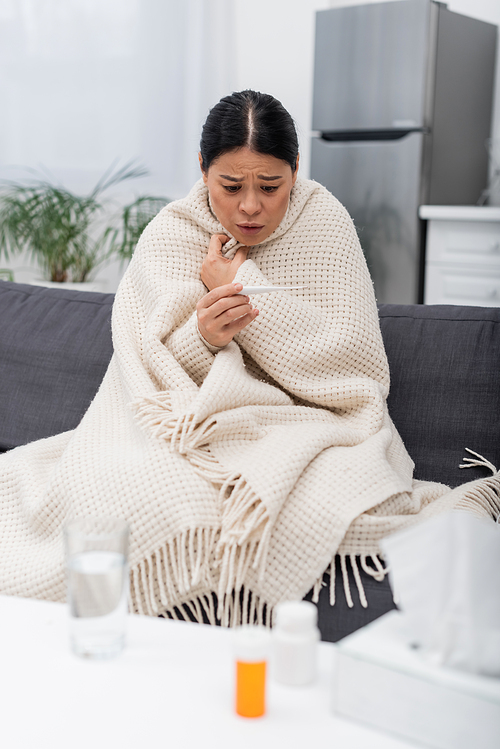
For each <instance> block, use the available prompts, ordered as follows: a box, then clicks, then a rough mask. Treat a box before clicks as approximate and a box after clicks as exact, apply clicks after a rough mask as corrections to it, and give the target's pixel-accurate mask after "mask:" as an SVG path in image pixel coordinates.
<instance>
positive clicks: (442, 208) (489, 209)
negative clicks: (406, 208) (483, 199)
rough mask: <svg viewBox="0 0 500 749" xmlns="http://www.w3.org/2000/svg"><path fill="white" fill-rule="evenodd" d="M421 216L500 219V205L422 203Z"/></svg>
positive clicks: (455, 218) (429, 217)
mask: <svg viewBox="0 0 500 749" xmlns="http://www.w3.org/2000/svg"><path fill="white" fill-rule="evenodd" d="M418 215H419V216H420V218H425V219H433V220H437V221H500V207H496V206H489V205H481V206H476V205H421V206H420V208H419V210H418Z"/></svg>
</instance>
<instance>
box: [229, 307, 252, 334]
mask: <svg viewBox="0 0 500 749" xmlns="http://www.w3.org/2000/svg"><path fill="white" fill-rule="evenodd" d="M258 314H259V310H258V309H253V310H252V311H251V312H249V313H247V314H246V315H242V316H241V317H238V318H236V320H233V322H231V323H228V324H227V325H225V326H224V332H225V333H229V334H231V336H235V335H236V334H237V333H239V332H240V331H241V330H243V328H246V327H247V325H250V323H251V322H252V320H255V318H256V317H257V315H258Z"/></svg>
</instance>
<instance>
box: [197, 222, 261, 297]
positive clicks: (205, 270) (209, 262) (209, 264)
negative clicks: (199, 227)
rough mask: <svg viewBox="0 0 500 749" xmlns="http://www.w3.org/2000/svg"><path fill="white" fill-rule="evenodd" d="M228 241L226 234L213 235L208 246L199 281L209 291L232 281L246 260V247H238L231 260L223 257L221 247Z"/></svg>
mask: <svg viewBox="0 0 500 749" xmlns="http://www.w3.org/2000/svg"><path fill="white" fill-rule="evenodd" d="M228 239H229V237H228V236H226V234H214V235H213V237H212V238H211V240H210V244H209V245H208V255H207V256H206V258H205V260H204V261H203V265H202V266H201V280H202V281H203V283H204V284H205V286H206V287H207V289H208V290H209V291H212V289H216V288H217V287H218V286H225V285H227V284H230V283H231V281H234V277H235V275H236V273H237V271H238V268H239V267H240V265H243V263H244V262H245V260H246V259H247V254H248V250H249V248H248V247H240V248H239V250H237V251H236V253H235V255H234V257H233V259H232V260H229V259H228V258H225V257H224V256H223V254H222V247H223V246H224V245H225V244H226V242H227V241H228Z"/></svg>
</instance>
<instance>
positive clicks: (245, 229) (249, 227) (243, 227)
mask: <svg viewBox="0 0 500 749" xmlns="http://www.w3.org/2000/svg"><path fill="white" fill-rule="evenodd" d="M236 226H237V227H238V229H239V230H240V231H241V233H242V234H248V235H251V234H258V233H259V232H260V231H261V230H262V229H263V228H264V225H263V224H236Z"/></svg>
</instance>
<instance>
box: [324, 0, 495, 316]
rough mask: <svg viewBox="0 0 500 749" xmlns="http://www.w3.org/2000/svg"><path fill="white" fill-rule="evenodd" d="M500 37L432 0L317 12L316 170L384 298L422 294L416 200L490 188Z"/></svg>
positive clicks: (462, 197)
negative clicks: (347, 218) (352, 229)
mask: <svg viewBox="0 0 500 749" xmlns="http://www.w3.org/2000/svg"><path fill="white" fill-rule="evenodd" d="M496 43H497V27H496V26H493V25H492V24H488V23H484V22H482V21H478V20H476V19H472V18H468V17H466V16H463V15H460V14H458V13H452V12H451V11H449V10H448V9H447V8H446V6H445V5H444V4H442V3H435V2H432V1H431V0H398V1H397V2H386V3H376V4H370V5H356V6H349V7H343V8H333V9H330V10H323V11H319V12H318V13H317V14H316V44H315V68H314V98H313V131H315V132H314V134H313V139H312V152H311V177H312V178H313V179H315V180H317V181H318V182H321V183H322V184H323V185H325V186H326V187H327V188H328V189H329V190H330V191H331V192H332V193H333V194H334V195H335V196H336V197H337V198H338V199H339V200H340V201H341V203H343V204H344V205H345V206H346V208H347V209H348V211H349V212H350V214H351V216H352V217H353V220H354V223H355V225H356V228H357V230H358V234H359V237H360V240H361V245H362V247H363V251H364V252H365V255H366V258H367V262H368V266H369V268H370V271H371V274H372V278H373V282H374V285H375V292H376V296H377V299H378V301H379V302H392V303H415V302H421V301H422V299H423V278H424V261H425V259H424V245H425V242H424V237H423V231H424V226H423V224H422V222H421V221H420V220H419V218H418V206H419V205H421V204H432V205H438V204H439V205H473V204H476V203H477V201H478V200H479V199H480V197H481V194H482V192H483V190H484V189H485V188H486V186H487V170H488V138H489V137H490V128H491V116H492V99H493V83H494V71H495V57H496Z"/></svg>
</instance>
